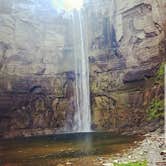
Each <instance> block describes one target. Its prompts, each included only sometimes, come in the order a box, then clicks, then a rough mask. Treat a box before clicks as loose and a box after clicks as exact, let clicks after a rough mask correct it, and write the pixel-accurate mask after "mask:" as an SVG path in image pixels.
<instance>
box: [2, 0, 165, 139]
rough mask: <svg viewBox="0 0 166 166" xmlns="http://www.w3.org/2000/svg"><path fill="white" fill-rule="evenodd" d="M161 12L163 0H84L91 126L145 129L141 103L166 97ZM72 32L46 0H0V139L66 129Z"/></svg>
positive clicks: (71, 106) (66, 18) (71, 103)
mask: <svg viewBox="0 0 166 166" xmlns="http://www.w3.org/2000/svg"><path fill="white" fill-rule="evenodd" d="M165 12H166V2H165V0H158V1H157V0H128V1H127V0H125V1H124V0H85V6H84V8H83V15H84V23H83V24H84V25H83V27H84V32H85V34H84V38H85V39H86V41H85V43H84V44H85V47H86V49H87V50H86V53H88V55H87V56H89V66H90V93H91V94H90V95H91V111H92V112H91V114H92V128H93V129H95V130H113V131H115V130H120V131H121V130H122V131H132V130H133V129H136V130H137V129H140V128H145V129H146V127H147V130H148V123H146V119H147V117H146V116H147V115H146V109H147V107H148V106H149V104H150V103H151V101H152V100H153V99H155V98H159V99H163V97H164V90H163V85H160V84H158V83H154V82H155V81H154V80H155V74H156V71H157V70H158V68H159V66H160V64H161V63H162V62H163V61H165V59H166V39H165V32H166V13H165ZM77 28H79V27H77ZM76 32H77V31H76V29H73V24H72V18H71V16H70V15H68V14H66V13H65V12H62V11H59V10H56V9H54V8H53V5H52V4H51V1H43V0H21V1H20V0H0V77H1V79H0V137H6V138H7V137H15V136H32V135H46V134H54V133H57V132H59V131H62V130H64V129H66V130H68V131H69V130H71V128H72V125H73V121H74V114H75V111H76V108H75V105H76V104H75V103H76V95H75V94H76V93H75V91H76V86H75V72H74V69H75V65H74V58H75V57H74V56H75V54H78V56H79V51H78V52H76V53H74V52H73V50H74V49H73V45H75V44H77V43H75V42H74V41H73V40H74V39H73V33H74V35H75V38H76V39H77V38H78V36H77V33H76ZM79 40H80V39H79ZM78 59H79V58H78ZM77 74H78V75H79V73H77ZM155 124H158V123H155Z"/></svg>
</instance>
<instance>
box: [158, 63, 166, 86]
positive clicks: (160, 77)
mask: <svg viewBox="0 0 166 166" xmlns="http://www.w3.org/2000/svg"><path fill="white" fill-rule="evenodd" d="M165 65H166V62H163V63H162V64H161V65H160V68H159V69H158V71H157V72H156V82H158V83H164V70H165V69H164V67H165Z"/></svg>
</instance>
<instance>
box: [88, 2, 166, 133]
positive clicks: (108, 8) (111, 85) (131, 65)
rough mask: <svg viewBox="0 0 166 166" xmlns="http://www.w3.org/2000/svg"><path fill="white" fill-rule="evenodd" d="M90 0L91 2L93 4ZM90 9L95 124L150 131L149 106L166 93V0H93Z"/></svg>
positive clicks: (89, 32)
mask: <svg viewBox="0 0 166 166" xmlns="http://www.w3.org/2000/svg"><path fill="white" fill-rule="evenodd" d="M89 4H90V5H89ZM89 4H87V6H86V8H85V13H86V14H85V15H86V18H87V27H88V28H87V29H88V32H87V34H88V35H87V39H88V44H89V60H90V80H91V81H90V85H91V104H92V127H93V128H94V129H95V130H96V129H98V130H103V129H106V130H111V131H116V130H119V131H131V132H132V131H138V130H139V129H142V128H143V129H144V130H145V131H148V130H153V129H154V128H157V127H159V123H161V124H162V122H158V123H157V124H156V125H155V124H154V123H153V125H152V126H153V127H154V128H153V127H152V126H151V127H152V128H153V129H152V128H151V127H150V122H149V121H147V112H146V110H147V108H148V106H149V105H150V104H151V102H152V101H153V100H155V99H156V100H157V99H158V98H159V100H162V99H163V98H164V89H163V86H162V85H161V84H158V83H155V77H156V72H157V70H158V68H159V66H160V64H161V63H162V62H164V61H165V58H166V40H165V39H166V38H165V28H166V26H165V23H166V17H165V11H166V2H165V1H156V0H150V1H146V0H132V1H123V0H118V1H111V0H105V1H102V2H101V1H100V0H98V1H91V2H89ZM161 107H162V109H163V111H164V105H162V106H161Z"/></svg>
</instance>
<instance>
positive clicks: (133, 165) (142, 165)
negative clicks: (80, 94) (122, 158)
mask: <svg viewBox="0 0 166 166" xmlns="http://www.w3.org/2000/svg"><path fill="white" fill-rule="evenodd" d="M114 166H147V161H141V162H132V163H127V164H123V163H122V164H114Z"/></svg>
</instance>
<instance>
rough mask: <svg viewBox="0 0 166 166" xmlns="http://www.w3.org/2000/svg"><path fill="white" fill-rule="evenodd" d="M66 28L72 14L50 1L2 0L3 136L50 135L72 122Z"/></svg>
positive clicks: (70, 56)
mask: <svg viewBox="0 0 166 166" xmlns="http://www.w3.org/2000/svg"><path fill="white" fill-rule="evenodd" d="M70 30H71V20H70V17H69V18H68V16H65V15H64V12H62V11H58V10H56V9H55V8H54V7H53V5H52V4H51V1H43V0H21V1H20V0H0V135H1V136H3V137H15V136H31V135H45V134H53V133H55V132H57V130H61V129H63V128H64V127H65V126H68V127H69V128H70V127H71V124H72V118H73V114H74V111H75V104H74V101H75V95H74V93H75V89H74V87H75V83H74V80H75V76H74V75H75V74H74V72H73V69H74V65H73V59H74V58H73V54H72V52H71V47H72V46H71V39H72V36H70V35H71V34H72V33H69V31H70ZM67 119H68V120H67Z"/></svg>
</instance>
